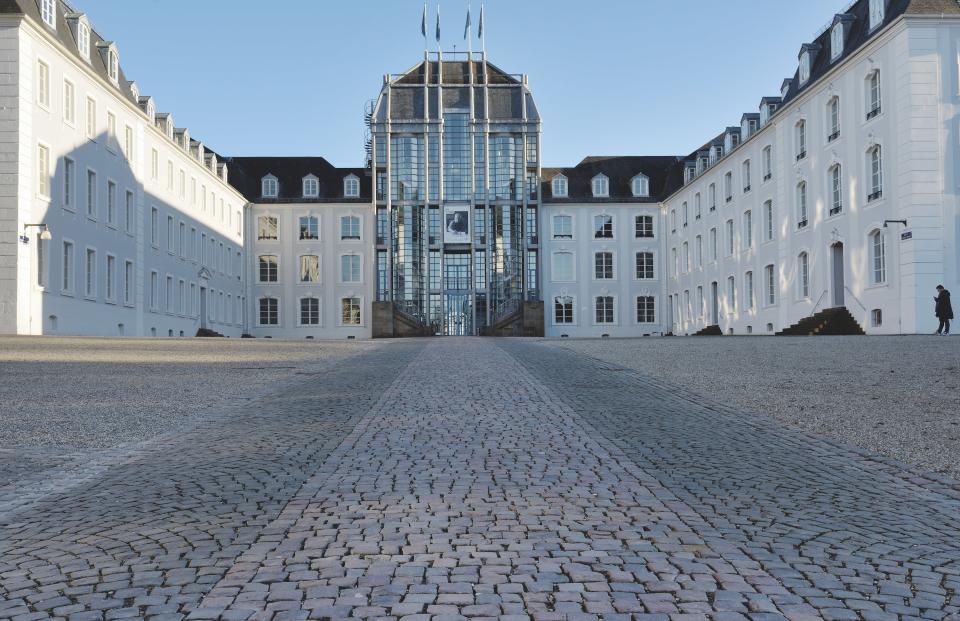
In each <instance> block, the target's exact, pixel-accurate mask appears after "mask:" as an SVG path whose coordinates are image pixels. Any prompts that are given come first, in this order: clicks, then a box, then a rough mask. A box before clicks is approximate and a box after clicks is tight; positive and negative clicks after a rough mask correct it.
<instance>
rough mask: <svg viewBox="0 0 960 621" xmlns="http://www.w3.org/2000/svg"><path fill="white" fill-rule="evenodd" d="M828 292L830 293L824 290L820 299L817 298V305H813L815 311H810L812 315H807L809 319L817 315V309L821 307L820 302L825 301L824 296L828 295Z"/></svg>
mask: <svg viewBox="0 0 960 621" xmlns="http://www.w3.org/2000/svg"><path fill="white" fill-rule="evenodd" d="M827 291H828V290H827V289H824V290H823V293H821V294H820V297H819V298H817V303H816V304H814V305H813V310H812V311H810V314H809V315H807V317H813V316H814V315H816V314H817V308H819V307H820V302H822V301H823V296H825V295H827Z"/></svg>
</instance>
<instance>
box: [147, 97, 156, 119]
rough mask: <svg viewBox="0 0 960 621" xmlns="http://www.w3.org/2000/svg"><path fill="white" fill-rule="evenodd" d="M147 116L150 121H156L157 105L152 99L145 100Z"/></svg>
mask: <svg viewBox="0 0 960 621" xmlns="http://www.w3.org/2000/svg"><path fill="white" fill-rule="evenodd" d="M147 116H148V117H150V122H151V123H153V122H156V120H157V106H155V105H154V103H153V102H152V101H148V102H147Z"/></svg>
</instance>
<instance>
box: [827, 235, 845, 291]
mask: <svg viewBox="0 0 960 621" xmlns="http://www.w3.org/2000/svg"><path fill="white" fill-rule="evenodd" d="M830 257H831V262H832V264H833V305H834V306H843V305H844V295H843V292H844V281H843V272H844V269H843V244H842V243H840V242H837V243H835V244H833V245H832V246H830Z"/></svg>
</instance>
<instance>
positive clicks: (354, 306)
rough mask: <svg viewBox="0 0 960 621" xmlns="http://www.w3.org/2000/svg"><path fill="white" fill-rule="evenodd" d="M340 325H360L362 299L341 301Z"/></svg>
mask: <svg viewBox="0 0 960 621" xmlns="http://www.w3.org/2000/svg"><path fill="white" fill-rule="evenodd" d="M340 323H342V324H343V325H345V326H359V325H360V298H343V299H341V300H340Z"/></svg>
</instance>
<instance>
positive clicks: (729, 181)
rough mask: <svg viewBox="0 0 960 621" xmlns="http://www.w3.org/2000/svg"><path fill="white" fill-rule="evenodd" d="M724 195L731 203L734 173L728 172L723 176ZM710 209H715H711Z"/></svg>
mask: <svg viewBox="0 0 960 621" xmlns="http://www.w3.org/2000/svg"><path fill="white" fill-rule="evenodd" d="M723 195H724V199H725V200H726V201H727V202H728V203H729V202H730V201H732V200H733V173H732V172H728V173H727V174H725V175H724V176H723ZM710 211H713V209H711V210H710Z"/></svg>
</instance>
